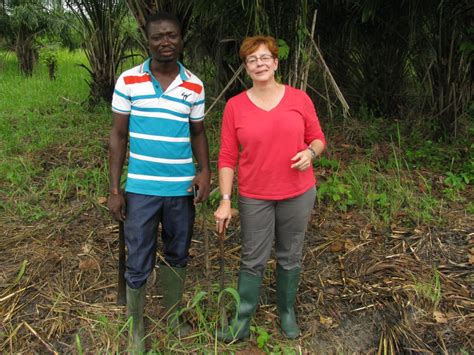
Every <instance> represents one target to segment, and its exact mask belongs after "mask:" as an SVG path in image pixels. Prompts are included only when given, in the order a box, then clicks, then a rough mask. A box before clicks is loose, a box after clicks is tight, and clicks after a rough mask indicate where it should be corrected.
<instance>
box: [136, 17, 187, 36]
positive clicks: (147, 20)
mask: <svg viewBox="0 0 474 355" xmlns="http://www.w3.org/2000/svg"><path fill="white" fill-rule="evenodd" d="M160 21H169V22H173V23H174V24H175V25H176V26H177V27H178V28H179V32H180V33H182V29H181V22H179V20H178V18H177V17H176V16H175V15H173V14H170V13H169V12H157V13H156V14H151V15H150V16H148V17H147V19H146V23H145V33H146V35H147V37H148V26H150V23H152V22H160Z"/></svg>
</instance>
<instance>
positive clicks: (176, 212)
mask: <svg viewBox="0 0 474 355" xmlns="http://www.w3.org/2000/svg"><path fill="white" fill-rule="evenodd" d="M125 198H126V201H127V218H126V220H125V222H124V234H125V243H126V245H127V252H128V253H127V271H126V272H125V279H126V280H127V284H128V286H130V287H131V288H139V287H141V286H142V285H143V284H144V283H145V282H146V280H147V278H148V276H149V275H150V273H151V271H152V270H153V267H154V265H155V262H156V244H157V230H158V224H159V223H161V227H162V228H161V229H162V233H161V237H162V240H163V254H164V258H165V260H166V262H167V263H168V264H170V266H173V267H184V266H186V264H187V261H188V255H189V253H188V252H189V246H190V244H191V237H192V234H193V224H194V216H195V211H194V204H193V198H192V196H173V197H162V196H149V195H140V194H134V193H127V194H126V197H125Z"/></svg>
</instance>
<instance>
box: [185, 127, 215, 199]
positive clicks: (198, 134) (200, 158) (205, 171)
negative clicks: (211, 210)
mask: <svg viewBox="0 0 474 355" xmlns="http://www.w3.org/2000/svg"><path fill="white" fill-rule="evenodd" d="M190 131H191V146H192V149H193V154H194V156H195V157H196V159H197V162H198V171H197V173H196V176H195V177H194V179H193V182H192V185H197V187H198V188H199V192H198V196H197V197H196V199H195V200H194V203H199V202H202V201H205V200H206V199H207V198H208V197H209V190H210V184H211V169H210V167H209V144H208V142H207V136H206V130H205V129H204V122H203V121H200V122H191V124H190ZM188 191H191V187H190V189H189V190H188Z"/></svg>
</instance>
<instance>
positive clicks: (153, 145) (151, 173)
mask: <svg viewBox="0 0 474 355" xmlns="http://www.w3.org/2000/svg"><path fill="white" fill-rule="evenodd" d="M150 62H151V59H147V60H146V61H145V62H144V63H143V64H141V65H138V66H136V67H134V68H132V69H130V70H127V71H125V72H124V73H122V75H120V77H119V78H118V80H117V83H116V84H115V90H114V95H113V98H112V111H114V112H117V113H121V114H125V115H130V116H129V139H130V154H129V161H128V174H127V183H126V186H125V190H126V191H128V192H133V193H139V194H144V195H154V196H186V195H190V194H191V193H189V192H188V191H187V189H188V188H189V187H190V185H191V180H192V179H193V178H194V175H195V174H196V171H195V167H194V164H193V154H192V149H191V139H190V130H189V125H190V123H191V122H199V121H202V120H203V119H204V99H205V95H204V87H203V83H202V81H201V80H199V78H198V77H196V76H195V75H193V74H192V73H191V72H190V71H189V70H187V69H185V68H184V67H183V65H182V64H181V63H178V64H179V74H178V76H176V78H175V79H174V81H173V82H172V83H171V85H170V86H169V87H168V88H167V89H166V91H165V92H163V90H162V89H161V86H160V84H159V82H158V81H157V80H156V79H155V78H154V77H153V75H152V73H151V71H150Z"/></svg>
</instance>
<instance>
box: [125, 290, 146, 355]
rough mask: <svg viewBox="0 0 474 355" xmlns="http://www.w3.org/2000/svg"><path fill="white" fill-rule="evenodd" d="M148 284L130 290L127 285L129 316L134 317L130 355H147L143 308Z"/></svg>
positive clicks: (129, 347)
mask: <svg viewBox="0 0 474 355" xmlns="http://www.w3.org/2000/svg"><path fill="white" fill-rule="evenodd" d="M145 288H146V284H145V285H143V286H142V287H140V288H137V289H135V288H130V287H129V286H128V285H127V316H128V317H129V318H130V317H132V334H131V336H129V338H130V342H129V346H128V352H129V353H130V354H144V353H145V340H144V337H145V327H144V323H143V307H144V304H145Z"/></svg>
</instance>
